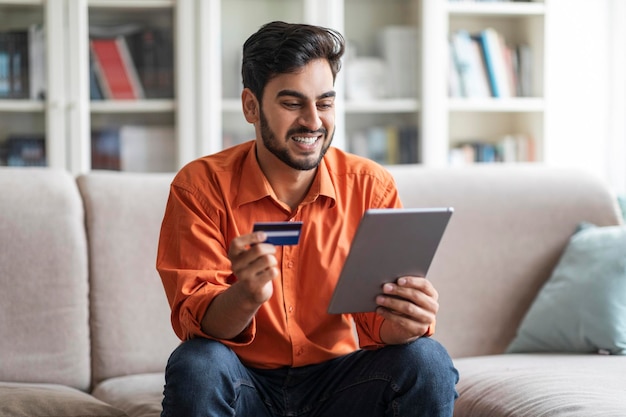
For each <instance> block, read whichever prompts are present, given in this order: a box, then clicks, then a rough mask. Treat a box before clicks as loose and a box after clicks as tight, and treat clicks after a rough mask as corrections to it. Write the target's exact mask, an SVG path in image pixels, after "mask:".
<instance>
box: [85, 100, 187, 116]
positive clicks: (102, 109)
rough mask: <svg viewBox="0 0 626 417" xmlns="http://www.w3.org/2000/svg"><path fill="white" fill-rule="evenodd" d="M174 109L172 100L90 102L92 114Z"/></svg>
mask: <svg viewBox="0 0 626 417" xmlns="http://www.w3.org/2000/svg"><path fill="white" fill-rule="evenodd" d="M175 108H176V105H175V103H174V100H101V101H92V102H91V112H92V113H159V112H161V113H165V112H173V111H174V110H175Z"/></svg>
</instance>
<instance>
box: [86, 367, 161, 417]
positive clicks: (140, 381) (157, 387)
mask: <svg viewBox="0 0 626 417" xmlns="http://www.w3.org/2000/svg"><path fill="white" fill-rule="evenodd" d="M164 386H165V375H164V373H163V372H157V373H151V374H138V375H128V376H121V377H117V378H109V379H107V380H106V381H104V382H102V383H100V384H98V385H97V386H96V387H95V389H94V390H93V393H92V394H93V395H94V396H95V397H96V398H99V399H100V400H102V401H104V402H106V403H108V404H112V405H114V406H115V407H117V408H119V409H120V410H124V411H125V412H126V414H128V415H129V416H130V417H159V416H160V415H161V411H162V409H163V408H162V406H161V402H162V401H163V387H164Z"/></svg>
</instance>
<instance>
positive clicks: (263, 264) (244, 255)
mask: <svg viewBox="0 0 626 417" xmlns="http://www.w3.org/2000/svg"><path fill="white" fill-rule="evenodd" d="M266 238H267V236H266V234H265V233H264V232H255V233H250V234H246V235H241V236H238V237H236V238H235V239H233V240H232V241H231V244H230V247H229V249H228V258H229V259H230V262H231V268H232V271H233V274H234V275H235V276H236V277H237V281H238V283H239V284H240V285H241V286H242V288H244V289H245V291H246V293H248V294H250V295H251V298H254V299H265V298H266V296H267V295H268V294H270V292H269V289H268V288H267V285H269V284H268V283H269V282H270V281H272V280H273V279H274V278H276V277H277V276H278V275H279V274H280V272H279V270H278V268H277V265H278V261H277V260H276V256H275V253H276V247H275V246H274V245H271V244H267V243H263V242H264V241H265V239H266Z"/></svg>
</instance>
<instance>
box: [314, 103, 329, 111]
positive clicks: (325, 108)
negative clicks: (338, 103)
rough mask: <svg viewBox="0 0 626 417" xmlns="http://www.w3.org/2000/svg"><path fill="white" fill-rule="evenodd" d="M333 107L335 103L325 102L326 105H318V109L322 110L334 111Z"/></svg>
mask: <svg viewBox="0 0 626 417" xmlns="http://www.w3.org/2000/svg"><path fill="white" fill-rule="evenodd" d="M332 107H333V103H332V102H324V103H318V104H317V108H318V109H322V110H328V109H332Z"/></svg>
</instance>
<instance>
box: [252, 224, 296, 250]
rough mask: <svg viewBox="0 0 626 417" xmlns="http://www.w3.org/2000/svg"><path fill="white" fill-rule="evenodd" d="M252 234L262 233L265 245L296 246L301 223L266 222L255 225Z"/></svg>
mask: <svg viewBox="0 0 626 417" xmlns="http://www.w3.org/2000/svg"><path fill="white" fill-rule="evenodd" d="M252 230H253V231H254V232H258V231H261V230H262V231H264V232H265V234H266V235H267V239H266V240H265V243H271V244H272V245H276V246H283V245H297V244H298V240H300V231H301V230H302V222H266V223H255V224H254V228H253V229H252Z"/></svg>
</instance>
